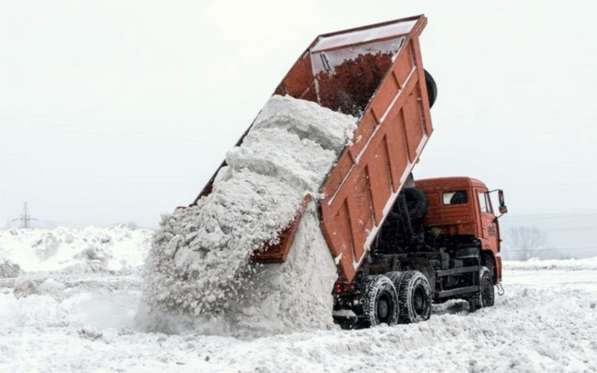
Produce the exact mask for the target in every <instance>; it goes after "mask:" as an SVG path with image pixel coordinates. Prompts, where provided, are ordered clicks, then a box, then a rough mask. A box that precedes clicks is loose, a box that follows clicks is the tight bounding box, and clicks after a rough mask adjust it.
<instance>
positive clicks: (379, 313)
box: [363, 275, 399, 326]
mask: <svg viewBox="0 0 597 373" xmlns="http://www.w3.org/2000/svg"><path fill="white" fill-rule="evenodd" d="M398 312H399V305H398V294H397V292H396V288H395V287H394V284H393V283H392V281H391V280H390V279H389V278H387V277H386V276H384V275H376V276H370V277H369V279H368V281H367V285H366V290H365V297H364V302H363V316H364V321H365V324H366V326H376V325H379V324H388V325H394V324H396V323H398Z"/></svg>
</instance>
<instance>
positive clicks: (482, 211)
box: [475, 189, 500, 254]
mask: <svg viewBox="0 0 597 373" xmlns="http://www.w3.org/2000/svg"><path fill="white" fill-rule="evenodd" d="M475 192H476V195H477V202H478V205H479V216H480V217H481V241H482V245H483V250H491V251H493V252H494V253H495V254H497V253H498V251H499V244H500V242H499V234H498V225H497V220H496V218H495V214H494V211H493V206H492V205H491V199H490V198H489V195H488V194H487V191H486V190H482V189H477V190H476V191H475Z"/></svg>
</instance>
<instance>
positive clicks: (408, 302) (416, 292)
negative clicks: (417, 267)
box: [398, 271, 431, 324]
mask: <svg viewBox="0 0 597 373" xmlns="http://www.w3.org/2000/svg"><path fill="white" fill-rule="evenodd" d="M398 300H399V302H400V314H399V317H398V321H399V322H401V323H405V324H408V323H415V322H419V321H425V320H428V319H429V317H430V316H431V285H429V280H427V277H425V275H424V274H423V273H421V272H419V271H406V272H404V273H403V275H402V278H401V279H400V288H399V290H398Z"/></svg>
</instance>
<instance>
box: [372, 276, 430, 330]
mask: <svg viewBox="0 0 597 373" xmlns="http://www.w3.org/2000/svg"><path fill="white" fill-rule="evenodd" d="M363 311H364V315H365V322H366V323H367V325H368V326H375V325H379V324H388V325H394V324H396V323H398V322H401V323H414V322H419V321H424V320H428V319H429V316H430V315H431V286H430V285H429V281H428V280H427V277H425V275H424V274H423V273H421V272H419V271H405V272H388V273H387V274H386V275H376V276H371V277H369V281H368V284H367V287H366V292H365V299H364V304H363Z"/></svg>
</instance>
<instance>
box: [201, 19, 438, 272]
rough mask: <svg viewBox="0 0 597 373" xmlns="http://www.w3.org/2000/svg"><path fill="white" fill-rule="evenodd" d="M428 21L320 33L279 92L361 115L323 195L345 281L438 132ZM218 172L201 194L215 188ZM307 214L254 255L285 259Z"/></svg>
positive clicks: (325, 227) (326, 228)
mask: <svg viewBox="0 0 597 373" xmlns="http://www.w3.org/2000/svg"><path fill="white" fill-rule="evenodd" d="M426 23H427V19H426V18H425V17H424V16H416V17H410V18H404V19H399V20H394V21H390V22H384V23H379V24H374V25H370V26H365V27H359V28H355V29H350V30H344V31H339V32H334V33H329V34H323V35H320V36H318V37H317V38H316V39H315V40H314V41H313V42H312V43H311V45H310V46H309V47H308V48H307V50H306V51H305V52H304V53H303V54H302V55H301V56H300V57H299V59H298V60H297V61H296V63H295V64H294V65H293V66H292V68H291V69H290V71H289V72H288V74H287V75H286V76H285V77H284V79H283V80H282V82H281V83H280V85H279V86H278V87H277V89H276V90H275V92H274V94H277V95H290V96H292V97H295V98H298V99H303V100H309V101H313V102H316V103H318V104H319V105H321V106H324V107H327V108H329V109H332V110H334V111H338V112H342V113H344V114H350V115H353V116H355V117H357V118H358V127H357V129H356V130H355V132H354V137H353V140H352V143H351V144H349V145H348V146H346V147H345V148H344V149H343V151H342V152H341V154H340V156H339V157H338V160H337V163H336V165H335V166H334V167H333V168H332V170H331V171H330V172H329V174H328V175H327V178H326V181H325V182H324V184H323V186H322V188H321V192H322V194H323V198H321V199H320V200H319V209H320V219H321V228H322V232H323V234H324V237H325V239H326V241H327V244H328V246H329V249H330V251H331V253H332V255H333V256H334V257H335V258H336V262H337V263H338V269H339V271H338V272H339V275H340V277H341V278H342V279H343V280H346V281H351V280H352V279H353V277H354V276H355V274H356V271H357V269H358V267H359V265H360V263H361V262H362V260H363V258H364V256H365V254H366V252H367V250H368V248H369V246H370V244H371V242H372V240H373V238H374V237H375V235H376V232H377V230H378V228H379V227H380V226H381V225H382V223H383V221H384V219H385V216H386V214H387V213H388V211H389V210H390V208H391V206H392V205H393V203H394V201H395V199H396V197H397V196H398V193H399V192H400V190H401V189H402V187H403V186H404V183H405V181H406V179H407V177H408V175H409V174H410V172H411V170H412V168H413V167H414V165H415V164H416V163H417V162H418V160H419V157H420V154H421V152H422V150H423V148H424V146H425V144H426V143H427V140H428V138H429V136H430V135H431V132H432V131H433V128H432V125H431V118H430V114H429V106H430V105H429V99H428V93H427V90H428V87H427V84H429V82H428V81H426V72H425V71H424V69H423V64H422V60H421V52H420V48H419V36H420V34H421V32H422V31H423V29H424V27H425V25H426ZM431 87H433V86H431ZM247 132H248V130H247ZM245 135H246V132H245ZM243 138H244V135H243V137H241V138H240V140H239V141H238V143H237V145H239V144H241V143H242V141H243ZM224 165H225V163H223V164H222V166H224ZM222 166H220V168H221V167H222ZM218 170H219V169H218ZM216 174H217V171H216ZM214 178H215V174H214V177H212V179H211V180H210V181H209V182H208V183H207V185H206V186H205V188H204V189H203V190H202V192H201V194H200V195H199V196H198V197H197V200H198V199H199V198H200V197H201V196H204V195H206V194H209V193H210V192H211V189H212V183H213V180H214ZM310 198H311V197H310V196H306V197H305V205H306V203H307V202H308V200H309V199H310ZM197 200H195V203H196V202H197ZM301 215H302V210H299V211H297V217H296V219H295V221H294V222H293V223H292V224H291V225H290V226H289V227H288V229H287V230H286V231H284V232H282V233H281V235H280V240H279V243H278V244H276V245H274V246H268V247H266V248H264V249H263V250H260V251H259V252H257V253H256V254H255V260H256V261H258V262H283V261H284V260H285V259H286V257H287V255H288V250H289V249H290V247H291V246H292V242H293V239H294V234H295V232H296V229H297V227H298V223H299V221H300V218H301Z"/></svg>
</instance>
